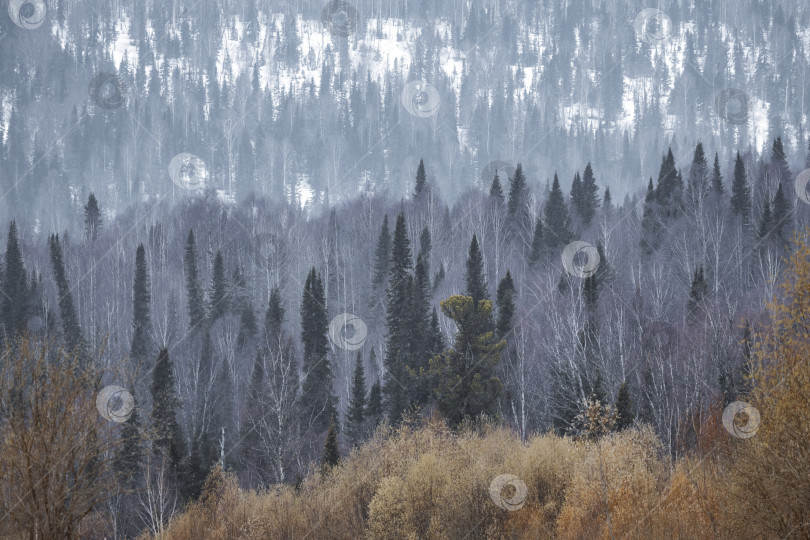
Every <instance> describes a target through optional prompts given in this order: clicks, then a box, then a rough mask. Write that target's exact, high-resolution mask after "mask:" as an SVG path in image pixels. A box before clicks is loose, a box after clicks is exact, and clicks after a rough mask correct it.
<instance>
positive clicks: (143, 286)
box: [129, 244, 152, 366]
mask: <svg viewBox="0 0 810 540" xmlns="http://www.w3.org/2000/svg"><path fill="white" fill-rule="evenodd" d="M151 299H152V296H151V294H150V292H149V270H148V269H147V267H146V251H145V250H144V247H143V244H138V249H137V250H136V251H135V279H134V281H133V285H132V347H131V348H130V353H129V355H130V358H131V359H132V362H134V364H135V365H136V366H140V365H144V363H145V362H147V361H148V360H150V358H149V355H150V347H149V341H150V336H149V332H150V330H151V328H152V322H151V316H150V314H149V304H150V302H151Z"/></svg>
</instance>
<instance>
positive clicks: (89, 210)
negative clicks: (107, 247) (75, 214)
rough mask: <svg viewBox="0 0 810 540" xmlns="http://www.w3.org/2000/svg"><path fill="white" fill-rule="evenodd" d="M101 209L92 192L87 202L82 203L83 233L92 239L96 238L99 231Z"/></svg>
mask: <svg viewBox="0 0 810 540" xmlns="http://www.w3.org/2000/svg"><path fill="white" fill-rule="evenodd" d="M101 225H102V219H101V210H100V209H99V207H98V201H97V200H96V196H95V195H93V193H92V192H91V193H90V196H89V197H88V198H87V204H86V205H84V235H85V237H86V238H87V239H88V240H90V241H93V240H95V239H96V238H98V235H99V233H100V232H101Z"/></svg>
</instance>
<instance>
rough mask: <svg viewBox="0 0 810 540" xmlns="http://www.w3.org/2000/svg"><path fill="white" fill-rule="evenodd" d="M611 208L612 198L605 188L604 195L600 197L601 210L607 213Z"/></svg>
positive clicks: (607, 188)
mask: <svg viewBox="0 0 810 540" xmlns="http://www.w3.org/2000/svg"><path fill="white" fill-rule="evenodd" d="M612 207H613V197H611V195H610V188H609V187H606V188H605V194H604V195H603V196H602V209H603V210H604V211H605V213H609V212H610V210H611V208H612Z"/></svg>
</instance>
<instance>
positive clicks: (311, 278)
mask: <svg viewBox="0 0 810 540" xmlns="http://www.w3.org/2000/svg"><path fill="white" fill-rule="evenodd" d="M328 327H329V320H328V318H327V315H326V299H325V297H324V289H323V281H322V280H321V276H320V275H319V274H318V273H317V272H316V271H315V267H312V269H311V270H310V271H309V274H308V275H307V279H306V283H305V284H304V294H303V298H302V301H301V343H303V345H304V358H303V366H304V383H303V386H302V392H301V406H302V408H303V411H304V422H305V423H304V425H305V426H311V428H312V429H313V430H314V433H318V432H322V430H324V429H326V427H327V425H328V422H329V419H330V418H331V417H332V416H333V415H334V413H335V397H334V394H333V391H332V381H333V377H334V376H333V374H332V366H331V363H330V361H329V355H328V352H329V340H328V338H327V330H328Z"/></svg>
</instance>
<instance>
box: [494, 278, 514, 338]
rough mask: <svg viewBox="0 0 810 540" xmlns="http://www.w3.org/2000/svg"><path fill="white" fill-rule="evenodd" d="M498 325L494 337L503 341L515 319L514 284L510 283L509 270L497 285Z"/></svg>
mask: <svg viewBox="0 0 810 540" xmlns="http://www.w3.org/2000/svg"><path fill="white" fill-rule="evenodd" d="M497 303H498V324H497V325H496V327H495V329H496V336H497V337H498V339H505V338H506V337H507V336H508V335H509V334H510V333H511V331H512V321H513V319H514V317H515V283H514V281H512V274H511V273H510V272H509V270H507V271H506V275H505V276H504V277H503V279H502V280H501V282H500V283H498V296H497Z"/></svg>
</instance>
